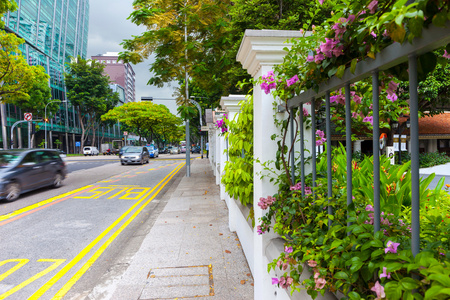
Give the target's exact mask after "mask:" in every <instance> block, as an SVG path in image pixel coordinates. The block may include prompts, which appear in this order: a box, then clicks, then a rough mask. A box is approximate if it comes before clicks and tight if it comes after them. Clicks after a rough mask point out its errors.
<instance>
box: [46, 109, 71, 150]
mask: <svg viewBox="0 0 450 300" xmlns="http://www.w3.org/2000/svg"><path fill="white" fill-rule="evenodd" d="M53 102H61V103H65V102H67V100H63V101H61V100H53V101H50V102H49V103H47V104H46V105H45V109H44V129H45V130H44V131H45V133H44V138H45V148H46V149H47V106H48V105H49V104H50V103H53Z"/></svg>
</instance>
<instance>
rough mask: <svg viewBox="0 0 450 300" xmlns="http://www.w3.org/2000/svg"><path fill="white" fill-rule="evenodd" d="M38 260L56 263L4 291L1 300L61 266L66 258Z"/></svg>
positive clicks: (0, 296)
mask: <svg viewBox="0 0 450 300" xmlns="http://www.w3.org/2000/svg"><path fill="white" fill-rule="evenodd" d="M38 261H43V262H54V264H52V265H51V266H50V267H48V268H47V269H45V270H44V271H42V272H39V273H37V274H36V275H34V276H33V277H31V278H29V279H27V280H25V281H24V282H22V283H20V284H18V285H16V286H15V287H14V288H12V289H10V290H9V291H7V292H6V293H3V294H1V295H0V300H1V299H5V298H6V297H8V296H11V295H12V294H14V293H15V292H17V291H19V290H21V289H23V288H24V287H26V286H27V285H29V284H30V283H32V282H33V281H35V280H36V279H39V278H41V277H42V276H44V275H45V274H47V273H49V272H51V271H53V270H54V269H56V268H57V267H59V265H60V264H62V263H63V262H64V261H65V259H39V260H38Z"/></svg>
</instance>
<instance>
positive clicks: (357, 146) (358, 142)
mask: <svg viewBox="0 0 450 300" xmlns="http://www.w3.org/2000/svg"><path fill="white" fill-rule="evenodd" d="M361 143H362V140H356V141H354V142H353V153H356V152H358V151H359V152H361Z"/></svg>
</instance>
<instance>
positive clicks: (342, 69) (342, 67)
mask: <svg viewBox="0 0 450 300" xmlns="http://www.w3.org/2000/svg"><path fill="white" fill-rule="evenodd" d="M344 72H345V65H340V66H339V68H338V69H337V72H336V76H337V77H338V78H342V76H344Z"/></svg>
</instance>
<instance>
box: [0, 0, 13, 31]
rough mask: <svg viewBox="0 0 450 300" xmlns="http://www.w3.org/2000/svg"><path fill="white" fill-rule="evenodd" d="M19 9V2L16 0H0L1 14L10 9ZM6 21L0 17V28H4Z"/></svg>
mask: <svg viewBox="0 0 450 300" xmlns="http://www.w3.org/2000/svg"><path fill="white" fill-rule="evenodd" d="M16 9H17V4H16V2H15V1H11V0H0V15H2V16H3V15H4V14H5V13H7V12H8V11H15V10H16ZM4 26H5V23H4V22H3V19H2V18H0V28H3V27H4Z"/></svg>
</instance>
